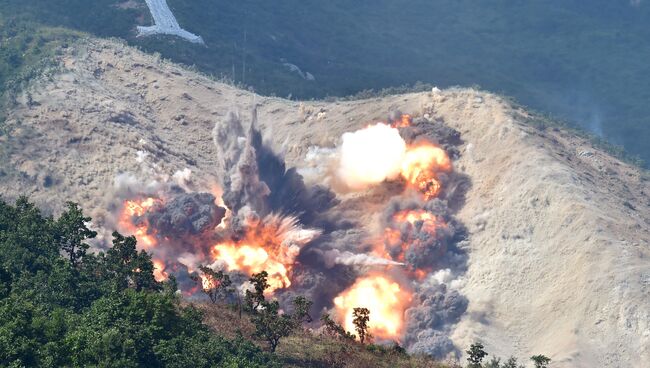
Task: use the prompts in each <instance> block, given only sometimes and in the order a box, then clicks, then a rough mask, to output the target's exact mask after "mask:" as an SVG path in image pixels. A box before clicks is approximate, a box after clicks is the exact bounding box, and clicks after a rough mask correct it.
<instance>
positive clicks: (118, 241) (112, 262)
mask: <svg viewBox="0 0 650 368" xmlns="http://www.w3.org/2000/svg"><path fill="white" fill-rule="evenodd" d="M136 243H137V241H136V239H135V236H128V237H124V236H123V235H121V234H120V233H118V232H117V231H115V232H113V247H112V248H111V249H109V250H108V251H106V253H105V255H104V256H103V257H101V258H100V262H101V263H102V265H103V266H104V267H103V272H104V275H103V276H104V278H105V279H106V280H109V282H110V283H111V284H112V285H111V287H112V290H113V291H123V290H126V289H127V288H129V287H133V288H135V290H138V291H141V290H148V291H156V290H160V288H161V286H160V284H159V283H158V282H156V279H155V278H154V276H153V271H154V266H153V263H152V262H151V256H150V255H149V254H147V252H145V251H140V252H138V251H137V250H136Z"/></svg>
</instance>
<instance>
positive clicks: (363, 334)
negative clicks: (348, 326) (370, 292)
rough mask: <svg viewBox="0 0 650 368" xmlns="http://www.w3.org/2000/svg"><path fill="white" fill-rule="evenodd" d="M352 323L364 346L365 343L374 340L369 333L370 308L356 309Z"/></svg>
mask: <svg viewBox="0 0 650 368" xmlns="http://www.w3.org/2000/svg"><path fill="white" fill-rule="evenodd" d="M352 317H353V318H354V319H353V320H352V323H354V328H355V330H356V331H357V335H359V340H360V341H361V343H362V344H363V343H364V342H365V341H369V340H370V339H371V338H372V335H371V334H370V332H369V331H368V328H369V326H368V322H370V310H369V309H368V308H354V310H353V312H352Z"/></svg>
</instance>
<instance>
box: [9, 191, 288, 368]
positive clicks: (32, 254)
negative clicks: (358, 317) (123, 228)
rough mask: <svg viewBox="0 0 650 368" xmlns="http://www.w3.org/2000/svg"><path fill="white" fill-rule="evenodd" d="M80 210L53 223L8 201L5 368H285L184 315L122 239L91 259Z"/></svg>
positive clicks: (146, 259)
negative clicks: (278, 367) (280, 367)
mask: <svg viewBox="0 0 650 368" xmlns="http://www.w3.org/2000/svg"><path fill="white" fill-rule="evenodd" d="M89 220H90V219H89V218H87V217H84V216H83V213H82V211H81V210H80V209H79V207H78V206H77V205H74V204H69V205H68V210H67V211H66V212H64V213H63V214H62V215H61V217H59V218H58V219H56V220H54V219H52V218H50V217H44V216H42V215H41V213H40V211H39V210H38V209H37V208H36V207H34V205H32V204H31V203H29V201H27V199H26V198H20V199H19V200H18V201H16V203H15V204H14V205H9V204H7V203H5V202H3V201H1V200H0V281H1V282H2V284H1V288H0V366H2V367H34V366H38V367H63V366H65V367H188V366H189V367H206V368H207V367H276V366H277V363H276V362H275V360H274V358H273V357H272V356H270V355H268V354H266V353H264V352H262V351H261V350H260V349H259V348H257V347H256V346H255V345H253V344H252V343H251V342H250V341H246V340H243V339H236V340H233V341H230V340H226V339H224V338H222V337H219V336H217V335H215V334H213V333H212V332H211V331H209V329H208V328H207V326H205V325H204V324H203V323H202V315H201V313H199V312H198V311H197V310H196V309H194V308H184V307H181V306H180V305H179V303H178V298H177V297H176V295H175V291H176V289H177V287H176V285H175V284H174V282H173V281H174V280H173V279H172V280H171V281H170V282H169V283H168V284H165V285H164V292H161V290H163V286H162V285H160V284H159V283H157V282H156V281H155V279H154V277H153V263H152V262H151V257H150V256H149V255H148V254H147V253H146V252H144V251H140V252H138V251H137V249H136V241H135V238H133V237H124V236H122V235H121V234H118V233H114V234H113V236H114V239H113V247H112V248H111V249H109V250H108V251H106V252H105V253H99V254H98V255H93V254H90V253H87V252H86V250H87V244H86V243H85V240H86V239H89V238H92V237H94V236H95V233H94V232H93V231H91V230H89V229H88V228H87V227H86V225H85V224H86V223H87V222H88V221H89Z"/></svg>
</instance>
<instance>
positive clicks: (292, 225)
mask: <svg viewBox="0 0 650 368" xmlns="http://www.w3.org/2000/svg"><path fill="white" fill-rule="evenodd" d="M320 234H321V231H320V230H315V229H307V228H303V227H302V226H300V225H299V224H298V219H297V218H295V217H291V216H289V217H281V216H278V215H269V216H267V217H266V218H264V219H263V220H262V221H259V222H253V223H249V224H248V227H247V229H246V233H245V235H244V237H243V238H242V239H241V240H237V241H235V240H227V241H224V242H221V243H218V244H215V245H214V246H213V247H212V249H211V255H212V260H213V261H214V262H222V263H224V264H225V266H226V268H227V270H228V271H240V272H243V273H245V274H247V275H252V274H255V273H259V272H262V271H266V272H267V273H268V274H269V277H268V283H269V285H270V287H269V289H268V292H269V293H272V292H273V291H275V290H277V289H282V288H288V287H289V286H291V280H290V278H289V276H290V272H291V269H292V268H293V264H294V263H295V260H296V257H297V256H298V253H299V252H300V249H301V248H302V247H303V246H304V245H306V244H307V243H309V242H310V241H312V240H313V239H315V238H316V237H318V236H320Z"/></svg>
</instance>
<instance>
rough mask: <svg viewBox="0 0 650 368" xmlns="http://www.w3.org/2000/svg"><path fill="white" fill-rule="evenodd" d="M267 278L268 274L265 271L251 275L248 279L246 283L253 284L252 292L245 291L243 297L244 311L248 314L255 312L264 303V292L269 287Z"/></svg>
mask: <svg viewBox="0 0 650 368" xmlns="http://www.w3.org/2000/svg"><path fill="white" fill-rule="evenodd" d="M268 277H269V274H268V273H267V272H266V271H262V272H260V273H255V274H253V275H252V276H251V278H250V279H248V281H249V282H250V283H251V284H253V291H250V290H246V296H245V304H246V310H248V311H249V312H255V311H256V310H257V308H259V307H260V306H261V305H262V303H264V302H265V301H266V298H265V297H264V290H266V289H268V287H269V286H270V285H269V282H268Z"/></svg>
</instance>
